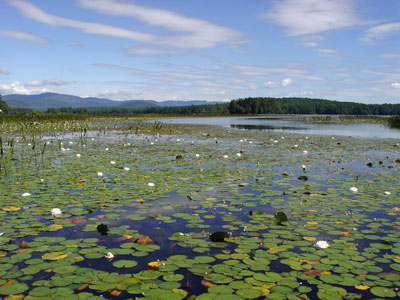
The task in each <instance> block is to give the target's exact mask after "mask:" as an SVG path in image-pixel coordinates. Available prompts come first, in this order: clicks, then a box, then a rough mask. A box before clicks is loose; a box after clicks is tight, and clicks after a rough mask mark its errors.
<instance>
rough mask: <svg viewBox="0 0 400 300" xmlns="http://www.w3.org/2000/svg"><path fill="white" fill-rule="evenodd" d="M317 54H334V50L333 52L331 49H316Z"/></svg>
mask: <svg viewBox="0 0 400 300" xmlns="http://www.w3.org/2000/svg"><path fill="white" fill-rule="evenodd" d="M318 52H319V53H321V54H326V55H330V54H335V53H336V50H333V49H318Z"/></svg>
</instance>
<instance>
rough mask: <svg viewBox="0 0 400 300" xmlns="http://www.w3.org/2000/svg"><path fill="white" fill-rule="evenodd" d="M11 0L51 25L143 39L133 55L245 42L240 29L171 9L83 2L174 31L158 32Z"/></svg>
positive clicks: (26, 13)
mask: <svg viewBox="0 0 400 300" xmlns="http://www.w3.org/2000/svg"><path fill="white" fill-rule="evenodd" d="M8 3H9V4H10V5H12V6H14V7H16V8H17V9H18V10H19V11H20V13H21V14H23V15H24V16H25V17H27V18H29V19H32V20H35V21H37V22H40V23H44V24H47V25H50V26H60V27H70V28H75V29H78V30H81V31H83V32H86V33H89V34H97V35H104V36H111V37H116V38H123V39H127V40H131V41H135V42H140V43H143V44H144V45H145V46H139V47H134V48H131V49H129V50H127V52H126V53H128V54H133V55H158V54H180V53H182V50H184V51H188V50H194V49H205V48H210V47H214V46H217V45H221V44H230V45H236V44H238V43H240V42H241V41H240V40H239V39H240V38H241V34H240V33H239V32H238V31H237V30H234V29H231V28H228V27H224V26H220V25H216V24H213V23H210V22H207V21H204V20H200V19H195V18H189V17H186V16H183V15H180V14H178V13H175V12H172V11H168V10H162V9H155V8H149V7H145V6H140V5H136V4H128V3H122V2H120V1H116V0H90V1H86V0H81V1H80V2H79V3H80V5H81V6H83V7H85V8H90V9H94V10H96V11H98V12H101V13H105V14H109V15H116V16H126V17H132V18H135V19H137V20H139V21H141V22H144V23H146V24H148V25H150V26H160V27H164V28H166V29H167V30H169V31H172V32H173V33H172V34H171V33H170V34H165V35H155V34H151V33H146V32H139V31H135V30H130V29H126V28H122V27H117V26H112V25H107V24H101V23H94V22H85V21H80V20H74V19H70V18H64V17H59V16H56V15H53V14H49V13H46V12H44V11H43V10H41V9H40V8H39V7H38V6H36V5H34V4H32V3H29V2H27V1H25V0H9V1H8ZM176 32H178V34H176ZM148 45H150V47H149V46H148ZM74 46H75V45H74ZM154 46H155V47H154ZM179 50H180V51H179Z"/></svg>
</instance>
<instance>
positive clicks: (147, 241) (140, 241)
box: [135, 235, 153, 245]
mask: <svg viewBox="0 0 400 300" xmlns="http://www.w3.org/2000/svg"><path fill="white" fill-rule="evenodd" d="M135 242H136V243H137V244H139V245H150V244H151V243H153V241H152V240H151V238H149V237H148V236H147V235H141V236H140V237H139V238H138V239H137V240H136V241H135Z"/></svg>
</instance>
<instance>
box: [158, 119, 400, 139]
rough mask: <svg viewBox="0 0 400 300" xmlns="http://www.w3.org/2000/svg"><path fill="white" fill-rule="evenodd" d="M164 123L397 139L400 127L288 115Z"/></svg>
mask: <svg viewBox="0 0 400 300" xmlns="http://www.w3.org/2000/svg"><path fill="white" fill-rule="evenodd" d="M163 122H165V123H174V124H195V125H200V124H206V125H218V126H223V127H231V128H235V129H245V130H266V131H272V132H292V133H302V134H318V135H338V136H353V137H361V138H393V139H399V138H400V130H399V129H391V128H389V127H387V126H386V125H384V124H373V123H358V124H338V123H308V122H301V121H295V120H293V119H291V118H290V117H215V118H209V117H208V118H175V119H165V120H163Z"/></svg>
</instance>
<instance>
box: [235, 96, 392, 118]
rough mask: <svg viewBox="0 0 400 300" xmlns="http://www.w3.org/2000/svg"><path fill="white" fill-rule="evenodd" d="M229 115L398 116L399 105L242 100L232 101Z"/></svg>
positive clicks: (282, 99)
mask: <svg viewBox="0 0 400 300" xmlns="http://www.w3.org/2000/svg"><path fill="white" fill-rule="evenodd" d="M229 112H230V113H231V114H279V113H282V114H326V115H329V114H335V115H399V114H400V104H363V103H356V102H340V101H331V100H323V99H310V98H262V97H258V98H244V99H237V100H232V101H231V103H230V104H229Z"/></svg>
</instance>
